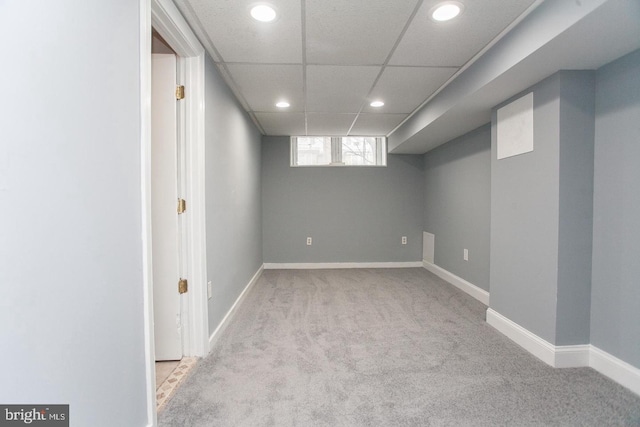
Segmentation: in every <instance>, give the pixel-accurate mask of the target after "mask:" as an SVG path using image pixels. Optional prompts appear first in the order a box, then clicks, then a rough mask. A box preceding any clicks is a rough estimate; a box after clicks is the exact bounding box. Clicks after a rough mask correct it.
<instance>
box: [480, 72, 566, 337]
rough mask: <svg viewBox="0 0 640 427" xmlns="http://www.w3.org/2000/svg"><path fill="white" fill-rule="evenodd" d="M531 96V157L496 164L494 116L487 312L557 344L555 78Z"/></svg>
mask: <svg viewBox="0 0 640 427" xmlns="http://www.w3.org/2000/svg"><path fill="white" fill-rule="evenodd" d="M531 90H532V91H533V96H534V99H533V103H534V130H533V132H534V150H533V152H530V153H525V154H522V155H519V156H514V157H509V158H506V159H502V160H496V126H495V124H496V110H495V109H494V112H493V126H492V143H491V145H492V147H491V254H490V256H491V262H490V265H491V270H490V274H491V302H490V306H491V308H492V309H494V310H496V311H497V312H498V313H500V314H502V315H503V316H506V317H507V318H509V319H511V320H513V321H514V322H516V323H517V324H519V325H521V326H523V327H525V328H527V329H528V330H530V331H531V332H533V333H535V334H536V335H538V336H540V337H542V338H543V339H545V340H547V341H549V342H551V343H555V339H556V296H557V272H558V216H559V186H558V181H559V172H558V166H559V148H558V147H559V135H560V120H559V117H560V116H559V112H560V100H559V95H560V77H559V74H555V75H553V76H552V77H550V78H548V79H546V80H544V81H542V82H541V83H539V84H538V85H536V86H534V87H533V88H532V89H531ZM528 92H530V91H527V93H528ZM509 101H511V100H509ZM506 103H507V102H505V104H506ZM501 106H502V105H500V106H498V107H497V108H499V107H501Z"/></svg>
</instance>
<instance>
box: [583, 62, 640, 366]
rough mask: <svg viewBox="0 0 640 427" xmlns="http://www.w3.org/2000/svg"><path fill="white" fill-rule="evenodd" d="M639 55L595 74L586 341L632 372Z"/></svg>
mask: <svg viewBox="0 0 640 427" xmlns="http://www.w3.org/2000/svg"><path fill="white" fill-rule="evenodd" d="M639 123H640V51H636V52H633V53H632V54H630V55H627V56H625V57H623V58H621V59H619V60H617V61H615V62H613V63H611V64H609V65H607V66H605V67H603V68H601V69H600V70H598V72H597V80H596V127H595V179H594V190H595V191H594V204H593V211H594V212H593V213H594V215H593V276H592V297H591V343H592V344H593V345H595V346H596V347H599V348H601V349H602V350H604V351H606V352H609V353H611V354H613V355H614V356H616V357H619V358H620V359H622V360H624V361H625V362H627V363H630V364H632V365H633V366H635V367H636V368H640V309H639V307H640V285H639V280H640V262H638V253H639V251H638V242H640V226H639V223H638V218H640V189H639V188H640V187H639V185H640V162H639V161H640V124H639Z"/></svg>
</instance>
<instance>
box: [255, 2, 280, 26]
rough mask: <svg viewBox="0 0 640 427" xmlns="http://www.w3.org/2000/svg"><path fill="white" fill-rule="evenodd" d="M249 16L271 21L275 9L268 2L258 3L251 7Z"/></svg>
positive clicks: (261, 20)
mask: <svg viewBox="0 0 640 427" xmlns="http://www.w3.org/2000/svg"><path fill="white" fill-rule="evenodd" d="M251 16H252V17H253V19H255V20H256V21H260V22H271V21H273V20H274V19H276V11H275V9H274V8H273V7H271V6H269V5H268V4H259V5H256V6H254V7H252V8H251Z"/></svg>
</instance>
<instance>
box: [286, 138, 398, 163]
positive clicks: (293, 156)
mask: <svg viewBox="0 0 640 427" xmlns="http://www.w3.org/2000/svg"><path fill="white" fill-rule="evenodd" d="M311 137H321V138H331V163H329V164H324V165H299V164H298V145H297V141H298V138H311ZM342 138H375V139H376V151H377V152H376V164H373V165H346V164H344V163H343V161H342ZM289 148H290V156H289V159H290V166H291V167H292V168H318V167H320V168H322V167H354V168H361V167H369V168H371V167H373V168H378V167H387V138H386V137H385V136H370V135H369V136H360V135H349V136H328V135H313V136H312V135H307V136H292V137H291V140H290V144H289ZM378 159H379V162H378Z"/></svg>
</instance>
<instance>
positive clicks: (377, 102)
mask: <svg viewBox="0 0 640 427" xmlns="http://www.w3.org/2000/svg"><path fill="white" fill-rule="evenodd" d="M369 105H371V106H372V107H376V108H379V107H382V106H383V105H384V102H382V101H373V102H372V103H371V104H369Z"/></svg>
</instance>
